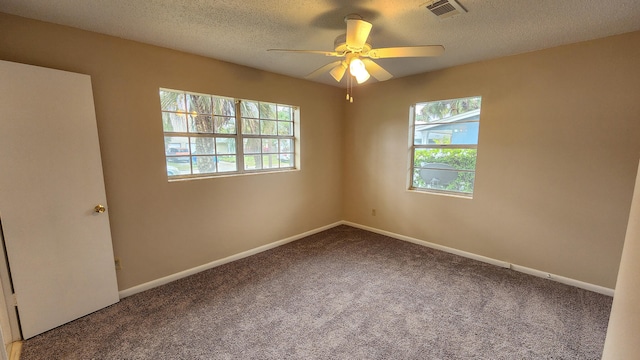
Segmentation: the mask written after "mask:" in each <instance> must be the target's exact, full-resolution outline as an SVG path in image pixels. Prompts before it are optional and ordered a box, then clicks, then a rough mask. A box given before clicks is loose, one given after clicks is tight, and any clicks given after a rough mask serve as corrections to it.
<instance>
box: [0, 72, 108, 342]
mask: <svg viewBox="0 0 640 360" xmlns="http://www.w3.org/2000/svg"><path fill="white" fill-rule="evenodd" d="M98 204H101V205H103V206H105V208H106V205H107V204H106V196H105V190H104V179H103V177H102V163H101V158H100V147H99V143H98V133H97V128H96V117H95V110H94V105H93V92H92V89H91V78H90V77H89V76H88V75H82V74H75V73H70V72H65V71H59V70H53V69H47V68H41V67H35V66H30V65H24V64H17V63H11V62H6V61H0V219H1V221H2V227H3V231H4V238H5V244H6V248H7V256H8V258H9V267H10V270H11V276H12V279H13V284H14V289H15V293H16V298H17V303H18V314H19V316H20V324H21V328H22V335H23V337H24V338H25V339H28V338H30V337H33V336H35V335H37V334H40V333H42V332H45V331H47V330H49V329H52V328H54V327H57V326H59V325H61V324H64V323H66V322H69V321H71V320H74V319H77V318H79V317H81V316H84V315H86V314H89V313H91V312H94V311H96V310H98V309H101V308H103V307H106V306H108V305H111V304H113V303H115V302H117V301H118V300H119V299H118V288H117V283H116V275H115V267H114V262H113V248H112V245H111V233H110V229H109V218H108V216H107V213H106V212H105V213H98V212H96V211H95V210H94V207H95V206H96V205H98Z"/></svg>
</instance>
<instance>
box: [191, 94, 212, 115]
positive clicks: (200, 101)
mask: <svg viewBox="0 0 640 360" xmlns="http://www.w3.org/2000/svg"><path fill="white" fill-rule="evenodd" d="M187 105H189V108H188V111H189V112H190V113H195V114H207V115H209V114H211V96H208V95H195V94H188V96H187Z"/></svg>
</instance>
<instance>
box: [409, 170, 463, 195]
mask: <svg viewBox="0 0 640 360" xmlns="http://www.w3.org/2000/svg"><path fill="white" fill-rule="evenodd" d="M474 180H475V173H474V172H471V171H454V170H447V169H414V175H413V186H414V187H416V188H422V189H435V190H445V191H455V192H463V193H473V184H474Z"/></svg>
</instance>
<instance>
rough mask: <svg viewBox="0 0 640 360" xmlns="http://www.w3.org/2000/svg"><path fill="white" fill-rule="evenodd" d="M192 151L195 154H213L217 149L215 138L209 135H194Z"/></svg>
mask: <svg viewBox="0 0 640 360" xmlns="http://www.w3.org/2000/svg"><path fill="white" fill-rule="evenodd" d="M191 153H192V154H194V155H213V154H215V153H216V150H215V148H214V146H213V138H209V137H192V138H191Z"/></svg>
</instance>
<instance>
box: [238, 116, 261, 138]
mask: <svg viewBox="0 0 640 360" xmlns="http://www.w3.org/2000/svg"><path fill="white" fill-rule="evenodd" d="M242 133H243V134H247V135H260V121H259V120H255V119H245V118H242Z"/></svg>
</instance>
